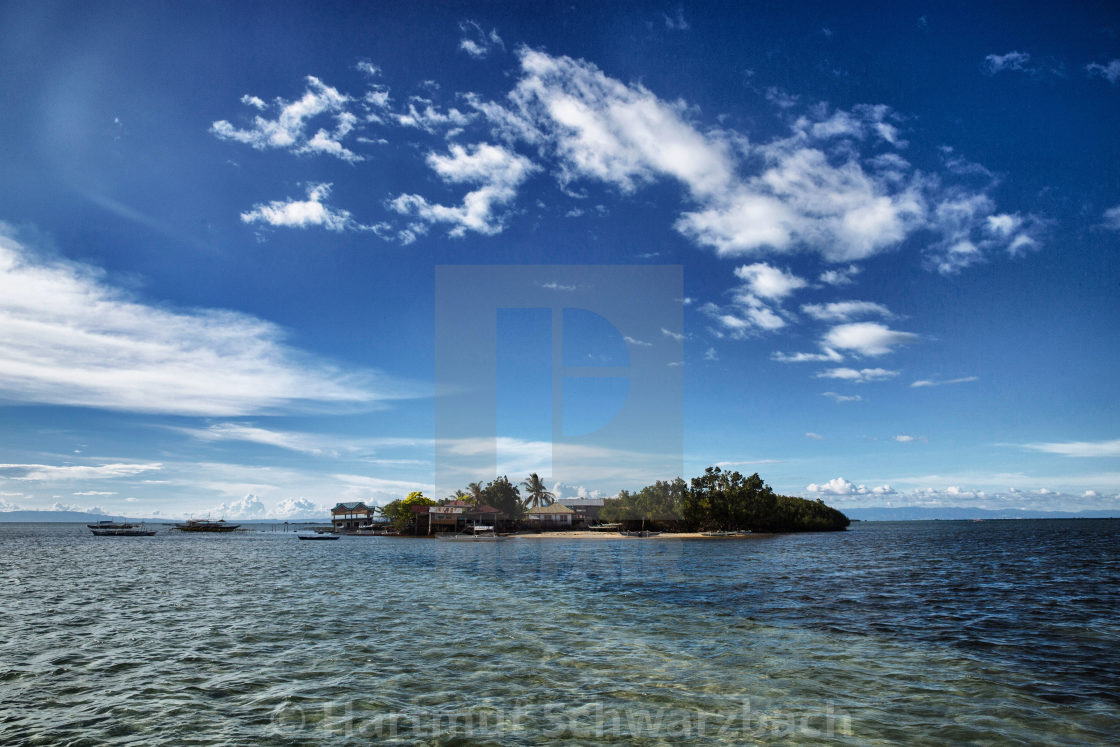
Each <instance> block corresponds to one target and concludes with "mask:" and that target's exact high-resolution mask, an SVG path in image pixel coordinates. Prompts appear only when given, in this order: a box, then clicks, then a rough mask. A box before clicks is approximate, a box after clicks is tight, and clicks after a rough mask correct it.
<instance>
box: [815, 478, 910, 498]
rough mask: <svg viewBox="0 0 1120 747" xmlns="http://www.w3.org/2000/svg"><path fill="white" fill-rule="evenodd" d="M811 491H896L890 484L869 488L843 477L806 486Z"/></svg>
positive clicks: (862, 493)
mask: <svg viewBox="0 0 1120 747" xmlns="http://www.w3.org/2000/svg"><path fill="white" fill-rule="evenodd" d="M805 489H806V490H808V491H809V492H810V493H829V494H831V495H867V494H872V495H891V494H893V493H894V492H895V491H894V489H893V488H891V486H890V485H880V486H879V487H877V488H868V487H867V486H865V485H856V484H854V483H851V482H848V481H847V480H845V479H844V478H843V477H834V478H832V479H831V480H829V481H828V482H826V483H822V484H819V485H818V484H817V483H810V484H809V485H808V486H806V488H805Z"/></svg>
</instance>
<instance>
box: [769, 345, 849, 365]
mask: <svg viewBox="0 0 1120 747" xmlns="http://www.w3.org/2000/svg"><path fill="white" fill-rule="evenodd" d="M770 358H771V360H775V361H778V362H779V363H834V362H835V363H838V362H840V361H842V360H844V356H842V355H840V354H839V353H837V352H836V351H835V350H833V349H832V348H824V349H823V350H822V351H821V352H820V353H780V352H775V353H772V354H771V355H770Z"/></svg>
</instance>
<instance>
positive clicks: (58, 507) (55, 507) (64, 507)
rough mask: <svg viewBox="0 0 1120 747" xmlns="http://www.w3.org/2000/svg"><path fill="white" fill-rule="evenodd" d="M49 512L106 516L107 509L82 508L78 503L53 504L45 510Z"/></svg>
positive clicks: (98, 507) (99, 507)
mask: <svg viewBox="0 0 1120 747" xmlns="http://www.w3.org/2000/svg"><path fill="white" fill-rule="evenodd" d="M45 510H47V511H77V512H78V513H83V514H104V513H105V509H103V508H101V506H88V507H87V506H80V505H78V504H76V503H57V502H56V503H52V504H51V505H49V506H47V508H46V509H45Z"/></svg>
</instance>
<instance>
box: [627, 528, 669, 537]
mask: <svg viewBox="0 0 1120 747" xmlns="http://www.w3.org/2000/svg"><path fill="white" fill-rule="evenodd" d="M619 534H621V535H622V536H623V537H658V536H660V535H661V532H651V531H650V530H648V529H638V530H634V531H630V532H628V531H625V530H622V531H620V532H619Z"/></svg>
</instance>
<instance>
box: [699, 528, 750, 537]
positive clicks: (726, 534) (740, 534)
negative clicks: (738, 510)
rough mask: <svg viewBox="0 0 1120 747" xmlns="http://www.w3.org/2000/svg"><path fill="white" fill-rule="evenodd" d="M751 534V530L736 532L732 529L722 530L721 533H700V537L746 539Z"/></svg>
mask: <svg viewBox="0 0 1120 747" xmlns="http://www.w3.org/2000/svg"><path fill="white" fill-rule="evenodd" d="M750 533H751V530H749V529H738V530H734V531H732V530H730V529H725V530H720V531H715V532H700V536H701V537H746V536H747V535H748V534H750Z"/></svg>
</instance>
